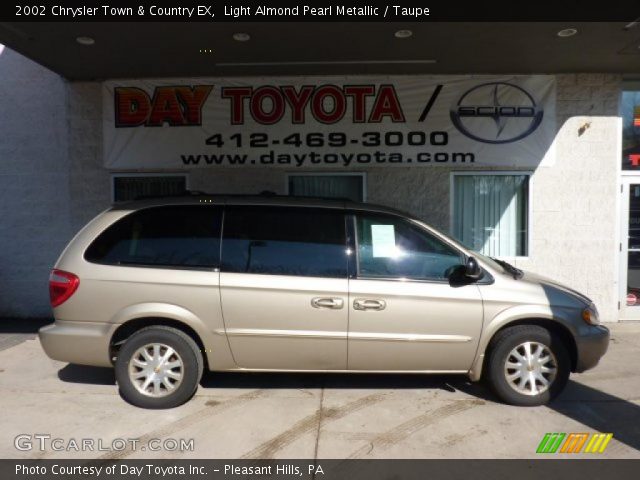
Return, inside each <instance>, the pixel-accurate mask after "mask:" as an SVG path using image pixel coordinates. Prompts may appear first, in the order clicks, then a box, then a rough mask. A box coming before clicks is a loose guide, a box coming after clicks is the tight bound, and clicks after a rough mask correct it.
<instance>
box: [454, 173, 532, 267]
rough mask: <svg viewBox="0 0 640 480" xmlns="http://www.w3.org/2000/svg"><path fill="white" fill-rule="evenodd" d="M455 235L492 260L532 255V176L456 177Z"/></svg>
mask: <svg viewBox="0 0 640 480" xmlns="http://www.w3.org/2000/svg"><path fill="white" fill-rule="evenodd" d="M452 227H453V228H452V232H453V236H454V237H456V238H457V239H458V240H459V241H460V242H462V243H463V244H464V245H466V246H467V247H468V248H470V249H472V250H475V251H478V252H480V253H483V254H485V255H489V256H492V257H515V256H527V255H528V254H529V241H528V238H529V174H528V173H509V174H503V173H500V174H495V173H493V172H492V173H491V174H477V173H474V174H470V175H467V174H454V176H453V218H452Z"/></svg>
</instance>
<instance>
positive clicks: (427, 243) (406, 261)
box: [356, 214, 463, 280]
mask: <svg viewBox="0 0 640 480" xmlns="http://www.w3.org/2000/svg"><path fill="white" fill-rule="evenodd" d="M356 218H357V221H356V224H357V238H358V274H359V275H360V276H361V277H381V278H410V279H427V280H444V279H446V278H448V277H449V273H450V269H451V268H452V267H454V266H456V265H460V264H461V263H462V261H463V260H462V255H461V254H460V253H459V252H458V251H456V250H454V249H453V248H452V247H450V246H449V245H447V244H446V243H444V242H442V241H441V240H440V239H438V238H436V237H434V236H433V235H431V234H429V233H428V232H426V231H424V230H423V229H421V228H419V227H418V226H417V225H414V224H412V223H411V222H409V221H407V220H404V219H402V218H399V217H394V216H388V215H367V214H365V215H359V216H357V217H356Z"/></svg>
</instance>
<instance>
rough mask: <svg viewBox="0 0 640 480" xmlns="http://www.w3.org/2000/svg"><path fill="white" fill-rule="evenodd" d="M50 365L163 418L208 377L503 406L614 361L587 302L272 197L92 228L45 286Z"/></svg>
mask: <svg viewBox="0 0 640 480" xmlns="http://www.w3.org/2000/svg"><path fill="white" fill-rule="evenodd" d="M50 294H51V303H52V306H53V311H54V316H55V323H53V324H52V325H49V326H46V327H44V328H42V329H41V330H40V340H41V342H42V345H43V347H44V350H45V351H46V353H47V354H48V355H49V356H50V357H51V358H53V359H56V360H61V361H65V362H70V363H76V364H84V365H95V366H112V365H115V372H116V379H117V382H118V386H119V388H120V392H121V394H122V396H123V397H124V398H125V399H126V400H127V401H129V402H130V403H132V404H134V405H138V406H141V407H146V408H170V407H174V406H177V405H180V404H182V403H184V402H185V401H187V400H188V399H189V398H191V396H192V395H193V394H194V393H195V391H196V389H197V387H198V384H199V381H200V378H201V376H202V373H203V370H204V368H207V369H209V370H216V371H222V370H225V371H316V372H317V371H322V372H329V371H331V372H402V373H460V374H467V375H468V376H469V377H470V378H471V380H474V381H477V380H480V378H484V379H486V380H487V381H488V383H489V385H490V386H491V387H492V389H493V390H494V392H495V393H496V394H497V396H498V397H499V398H500V399H501V400H503V401H504V402H507V403H510V404H514V405H525V406H526V405H540V404H544V403H546V402H547V401H549V400H550V399H551V398H553V397H554V396H556V395H557V394H558V393H559V392H560V391H562V389H563V388H564V386H565V385H566V383H567V380H568V378H569V374H570V372H582V371H584V370H587V369H589V368H592V367H594V366H595V365H596V364H597V363H598V361H599V359H600V357H602V355H604V353H605V352H606V350H607V347H608V343H609V331H608V329H606V328H605V327H602V326H600V325H599V318H598V312H597V310H596V308H595V305H594V304H593V302H591V301H590V300H589V299H588V298H586V297H585V296H583V295H581V294H580V293H578V292H576V291H574V290H571V289H569V288H567V287H565V286H562V285H559V284H557V283H554V282H552V281H550V280H548V279H545V278H542V277H539V276H536V275H533V274H529V273H524V272H522V271H521V270H519V269H517V268H515V267H513V266H511V265H510V264H508V263H506V262H503V261H500V260H496V259H492V258H489V257H485V256H483V255H481V254H478V253H475V252H472V251H469V250H467V249H466V248H465V247H464V246H462V245H460V244H459V243H457V242H456V241H455V240H452V239H451V238H448V237H447V236H445V235H443V234H441V233H439V232H438V231H436V230H434V229H433V228H431V227H429V226H428V225H425V224H424V223H422V222H421V221H419V220H416V219H414V218H411V217H409V216H407V215H405V214H403V213H401V212H398V211H396V210H392V209H389V208H386V207H380V206H375V205H370V204H363V203H352V202H348V201H341V200H323V199H310V198H293V197H279V196H253V197H251V196H247V197H242V196H209V195H190V196H184V197H175V198H165V199H147V200H142V201H137V202H133V203H129V204H124V205H121V206H116V207H114V208H111V209H109V210H107V211H105V212H103V213H102V214H100V215H99V216H98V217H96V218H95V219H94V220H92V221H91V222H90V223H89V224H88V225H87V226H85V227H84V228H83V229H82V230H81V231H80V232H79V233H78V234H77V235H76V237H75V238H74V239H73V240H72V241H71V242H70V244H69V245H68V246H67V248H66V249H65V250H64V252H63V253H62V255H61V257H60V258H59V260H58V262H57V263H56V265H55V268H54V270H53V271H52V273H51V277H50Z"/></svg>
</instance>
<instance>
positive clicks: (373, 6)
mask: <svg viewBox="0 0 640 480" xmlns="http://www.w3.org/2000/svg"><path fill="white" fill-rule="evenodd" d="M635 20H638V21H640V3H638V2H636V1H633V0H607V1H606V2H588V1H585V0H561V1H558V0H538V1H535V0H533V1H517V0H490V1H487V0H484V1H475V2H467V1H452V0H424V1H422V2H416V1H415V0H387V1H373V0H372V1H369V2H366V1H362V0H355V1H347V2H344V1H343V0H336V1H331V0H302V1H286V0H265V1H263V2H256V1H249V0H238V1H214V0H179V1H171V0H101V1H96V0H94V1H91V0H84V1H78V0H13V1H11V0H8V1H3V2H2V3H1V4H0V21H2V22H475V21H482V22H500V21H504V22H553V21H558V22H605V21H607V22H610V21H619V22H625V24H628V23H632V22H634V21H635Z"/></svg>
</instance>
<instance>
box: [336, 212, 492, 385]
mask: <svg viewBox="0 0 640 480" xmlns="http://www.w3.org/2000/svg"><path fill="white" fill-rule="evenodd" d="M352 218H353V221H354V229H355V239H356V245H355V247H356V249H355V250H356V265H357V268H356V273H355V275H356V276H355V278H351V279H350V280H349V309H350V310H349V335H348V349H349V351H348V366H349V369H352V370H387V371H434V372H436V371H437V372H466V371H467V370H468V369H469V368H470V367H471V363H472V361H473V358H474V356H475V352H476V348H477V345H478V340H479V336H480V332H481V330H482V321H483V308H482V299H481V296H480V291H479V288H478V286H477V285H476V284H475V283H465V284H464V285H459V284H456V285H455V286H454V284H452V283H450V282H449V278H448V277H449V274H450V272H451V271H452V270H453V269H454V268H455V267H456V266H459V265H461V264H463V263H464V255H463V254H462V253H461V252H459V251H457V250H456V249H454V248H453V247H452V246H450V245H448V244H447V243H445V242H444V241H442V240H441V239H439V238H438V237H436V236H435V235H433V234H432V233H430V232H429V231H428V230H426V229H425V228H423V227H422V226H420V225H419V224H417V223H414V222H412V221H410V220H408V219H405V218H403V217H400V216H395V215H388V214H378V213H369V212H362V213H356V214H355V215H354V216H353V217H352Z"/></svg>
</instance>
